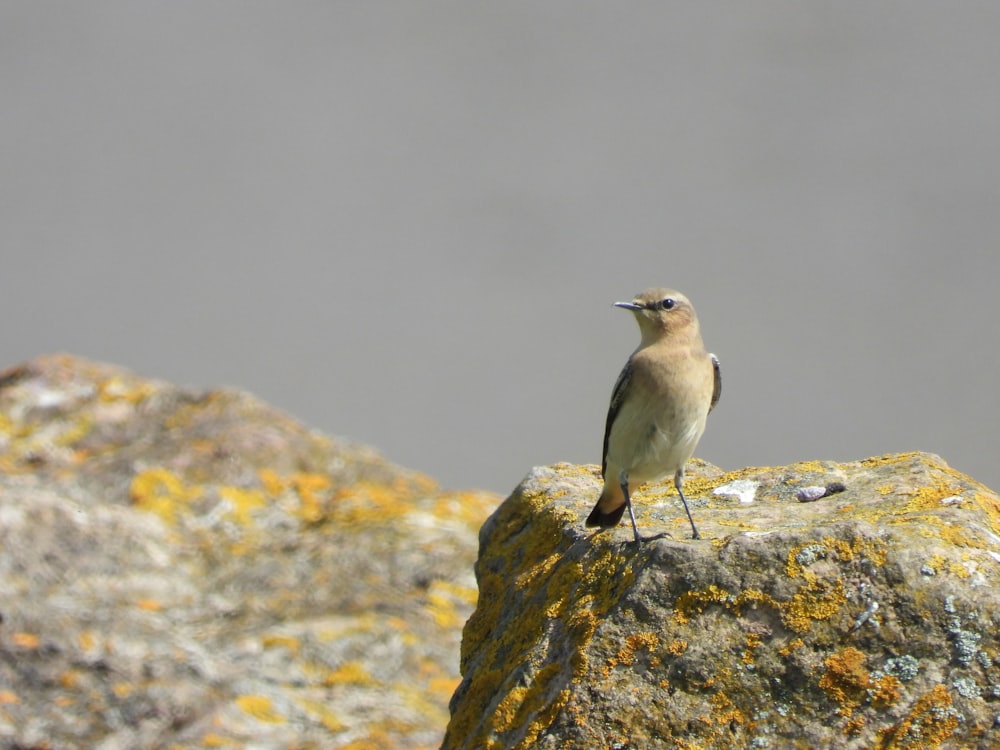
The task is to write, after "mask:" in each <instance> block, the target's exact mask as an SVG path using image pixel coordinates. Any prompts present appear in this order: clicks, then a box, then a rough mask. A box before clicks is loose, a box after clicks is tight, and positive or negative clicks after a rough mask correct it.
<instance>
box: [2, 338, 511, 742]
mask: <svg viewBox="0 0 1000 750" xmlns="http://www.w3.org/2000/svg"><path fill="white" fill-rule="evenodd" d="M498 500H499V498H494V497H493V496H491V495H488V494H486V493H464V492H445V491H442V490H441V489H439V488H438V487H436V486H435V484H434V483H433V482H432V481H431V480H429V479H428V478H427V477H425V476H422V475H420V474H417V473H414V472H410V471H405V470H403V469H400V468H398V467H396V466H393V465H392V464H390V463H389V462H387V461H386V460H385V459H383V458H382V457H381V456H379V455H378V454H377V453H375V452H374V451H372V450H371V449H369V448H366V447H364V446H361V445H356V444H351V443H347V442H344V441H339V440H335V439H332V438H328V437H324V436H322V435H319V434H317V433H315V432H311V431H309V430H307V429H305V428H304V427H302V426H301V425H300V424H298V423H296V422H295V421H293V420H291V419H289V418H288V417H287V416H285V415H283V414H281V413H279V412H277V411H275V410H274V409H271V408H269V407H267V406H266V405H264V404H262V403H261V402H260V401H258V400H256V399H254V398H253V397H251V396H249V395H248V394H246V393H242V392H239V391H234V390H215V391H208V392H200V391H192V390H187V389H181V388H177V387H174V386H171V385H169V384H166V383H162V382H157V381H151V380H145V379H142V378H139V377H137V376H135V375H133V374H131V373H129V372H127V371H124V370H122V369H119V368H116V367H111V366H106V365H100V364H95V363H91V362H86V361H83V360H79V359H74V358H70V357H47V358H40V359H38V360H35V361H32V362H29V363H27V364H25V365H22V366H20V367H17V368H13V369H10V370H7V371H6V372H4V373H2V374H0V615H2V624H0V746H2V747H6V748H37V749H38V750H41V749H42V748H52V749H54V750H58V749H60V748H76V747H80V748H84V747H86V748H101V749H103V750H112V749H113V748H122V749H126V748H127V749H128V750H133V749H136V748H168V747H169V748H196V747H197V748H202V747H219V748H232V747H258V748H283V747H287V748H292V747H294V748H342V747H343V748H346V747H350V748H353V749H355V750H362V749H364V750H375V749H377V748H430V747H437V746H438V745H439V744H440V741H441V736H442V733H443V730H444V726H445V724H446V722H447V718H448V713H447V702H448V697H449V696H450V695H451V694H452V692H453V690H454V688H455V686H456V685H457V683H458V659H457V652H458V647H459V637H460V630H461V626H462V623H463V622H464V621H465V619H466V618H467V616H468V614H469V613H470V612H471V611H472V607H473V604H474V603H475V600H476V589H475V581H474V579H473V576H472V565H473V562H474V559H475V551H476V550H475V546H476V531H477V530H478V528H479V526H480V524H481V523H482V521H483V520H484V519H485V518H486V515H487V513H488V512H489V510H490V509H492V508H493V507H495V506H496V503H497V501H498Z"/></svg>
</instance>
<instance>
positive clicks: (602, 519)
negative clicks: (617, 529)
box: [587, 503, 625, 529]
mask: <svg viewBox="0 0 1000 750" xmlns="http://www.w3.org/2000/svg"><path fill="white" fill-rule="evenodd" d="M624 514H625V503H622V504H621V505H619V506H618V507H617V508H615V509H614V510H613V511H611V512H610V513H605V512H604V511H602V510H601V507H600V505H599V504H598V505H595V506H594V509H593V510H592V511H590V515H589V516H587V526H600V527H601V528H605V529H607V528H610V527H612V526H617V525H618V522H619V521H621V520H622V516H623V515H624Z"/></svg>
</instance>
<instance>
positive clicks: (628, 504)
mask: <svg viewBox="0 0 1000 750" xmlns="http://www.w3.org/2000/svg"><path fill="white" fill-rule="evenodd" d="M618 482H619V483H620V484H621V488H622V494H623V495H625V508H626V509H627V510H628V517H629V520H630V521H632V533H633V534H635V541H636V544H638V543H639V542H641V541H642V537H641V536H639V527H638V526H636V525H635V514H634V513H633V512H632V497H631V495H629V492H628V472H627V471H622V473H621V474H619V475H618Z"/></svg>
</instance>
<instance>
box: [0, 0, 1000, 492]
mask: <svg viewBox="0 0 1000 750" xmlns="http://www.w3.org/2000/svg"><path fill="white" fill-rule="evenodd" d="M998 39H1000V5H998V4H996V3H992V2H963V3H958V4H955V3H947V4H943V3H939V2H930V1H928V0H907V1H906V2H871V1H870V0H866V1H865V2H860V1H858V2H832V1H830V2H827V1H824V2H810V3H802V2H791V1H790V0H789V1H788V2H754V3H746V2H729V3H677V2H660V1H656V2H653V1H650V2H622V3H606V2H588V1H586V0H585V1H583V2H580V1H579V0H572V2H571V1H570V0H559V1H556V2H541V3H539V2H535V1H532V2H502V3H497V2H492V3H487V2H469V1H468V0H461V1H458V0H456V1H455V2H417V1H415V0H400V1H398V2H390V1H387V0H378V1H377V2H335V1H327V2H283V3H260V2H253V1H249V2H247V1H242V0H241V1H240V2H236V1H235V0H232V1H225V0H223V1H220V2H212V3H204V2H200V1H199V2H183V1H174V0H172V1H171V2H131V3H126V2H104V1H102V0H97V1H96V2H87V3H79V2H6V3H3V4H0V101H2V109H0V159H2V162H0V163H2V173H0V174H2V177H0V252H2V259H3V262H2V266H0V316H2V318H3V320H4V325H3V328H2V331H3V333H2V338H0V366H6V365H11V364H15V363H17V362H20V361H22V360H25V359H28V358H31V357H33V356H35V355H38V354H41V353H50V352H58V351H66V352H71V353H74V354H78V355H82V356H86V357H89V358H93V359H99V360H105V361H109V362H114V363H117V364H121V365H124V366H127V367H129V368H131V369H134V370H137V371H139V372H141V373H143V374H146V375H149V376H154V377H158V378H163V379H168V380H172V381H175V382H178V383H181V384H185V385H192V386H198V387H212V386H216V385H233V386H238V387H241V388H245V389H247V390H249V391H252V392H253V393H255V394H257V395H258V396H260V397H261V398H263V399H265V400H267V401H269V402H271V403H272V404H274V405H276V406H278V407H280V408H282V409H284V410H285V411H287V412H290V413H291V414H292V415H294V416H296V417H298V418H299V419H301V420H302V421H304V422H305V423H307V424H309V425H310V426H312V427H315V428H317V429H319V430H322V431H324V432H328V433H332V434H336V435H343V436H347V437H350V438H353V439H357V440H361V441H364V442H367V443H371V444H373V445H374V446H376V447H377V448H379V449H380V450H382V451H383V452H384V453H385V454H386V455H387V456H389V457H390V458H391V459H393V460H395V461H397V462H399V463H402V464H404V465H407V466H410V467H412V468H416V469H420V470H422V471H424V472H427V473H428V474H430V475H432V476H434V477H435V478H437V479H438V480H439V481H440V482H442V483H443V484H445V485H446V486H451V487H483V488H488V489H493V490H496V491H498V492H506V491H508V490H510V489H511V488H512V487H513V486H514V485H515V484H516V483H517V482H518V481H519V479H520V478H521V477H522V476H523V475H524V474H525V473H526V472H527V471H528V470H529V468H530V467H531V466H533V465H537V464H546V463H551V462H554V461H560V460H567V461H573V462H578V463H594V462H598V461H599V460H600V449H601V438H602V433H603V429H604V418H605V413H606V409H607V401H608V397H609V395H610V392H611V387H612V384H613V383H614V380H615V377H616V376H617V374H618V371H619V369H620V368H621V366H622V364H623V363H624V361H625V358H626V357H627V356H628V354H629V352H630V351H631V350H632V349H633V348H634V347H635V346H636V344H637V343H638V330H637V327H636V325H635V323H634V321H633V320H631V316H630V315H628V314H627V313H625V312H623V311H620V310H617V309H614V308H612V306H611V303H612V302H614V301H615V300H619V299H628V298H630V297H631V296H632V295H633V294H634V293H636V292H638V291H639V290H641V289H643V288H645V287H648V286H659V285H667V286H673V287H676V288H678V289H681V290H682V291H684V292H685V293H687V295H688V296H689V297H691V299H692V300H693V302H694V303H695V306H696V307H697V309H698V312H699V315H700V317H701V322H702V330H703V333H704V337H705V341H706V343H707V345H708V347H709V349H711V350H712V351H714V352H715V353H716V354H718V356H719V357H720V358H721V360H722V365H723V373H724V378H725V380H724V382H725V387H724V389H723V396H722V402H721V403H720V405H719V407H718V408H717V409H716V411H715V412H714V413H713V414H712V417H711V419H710V420H709V426H708V430H707V432H706V435H705V437H704V439H703V440H702V443H701V445H700V447H699V450H698V455H700V456H701V457H703V458H705V459H707V460H710V461H712V462H713V463H716V464H719V465H720V466H722V467H724V468H727V469H735V468H740V467H743V466H747V465H764V464H786V463H789V462H792V461H796V460H800V459H813V458H815V459H834V460H850V459H857V458H864V457H866V456H869V455H875V454H881V453H886V452H894V451H907V450H926V451H932V452H936V453H939V454H941V455H942V456H943V457H944V458H945V459H946V460H947V461H948V462H949V463H951V464H952V465H953V466H955V467H956V468H958V469H961V470H963V471H967V472H969V473H971V474H972V475H973V476H974V477H975V478H977V479H979V480H980V481H983V482H986V483H987V484H990V485H992V486H993V487H994V488H998V489H1000V466H998V464H997V459H996V443H997V435H998V417H1000V396H998V387H997V374H998V372H1000V351H998V334H997V322H998V318H1000V300H998V296H997V294H996V286H997V279H998V272H1000V242H998V240H1000V146H998V137H1000V95H998V88H997V82H998V80H1000V44H998V42H997V40H998Z"/></svg>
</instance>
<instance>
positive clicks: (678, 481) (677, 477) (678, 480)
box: [625, 469, 701, 539]
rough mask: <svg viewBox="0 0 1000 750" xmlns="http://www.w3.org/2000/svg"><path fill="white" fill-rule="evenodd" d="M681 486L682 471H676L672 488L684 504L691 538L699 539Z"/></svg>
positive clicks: (682, 483)
mask: <svg viewBox="0 0 1000 750" xmlns="http://www.w3.org/2000/svg"><path fill="white" fill-rule="evenodd" d="M683 485H684V469H678V470H677V472H676V473H675V474H674V487H676V488H677V494H678V495H680V496H681V502H682V503H684V512H685V513H687V516H688V520H689V521H690V522H691V531H692V532H694V534H693V536H692V537H691V538H692V539H701V537H700V536H698V529H697V528H695V525H694V519H693V518H691V511H690V510H688V503H687V500H685V499H684V490H683V489H682V487H683ZM625 502H628V495H626V496H625ZM629 512H630V513H631V512H632V509H631V507H630V508H629ZM634 523H635V522H634V521H633V524H634Z"/></svg>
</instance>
